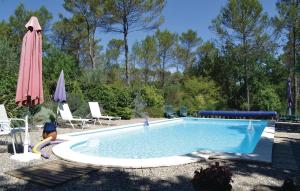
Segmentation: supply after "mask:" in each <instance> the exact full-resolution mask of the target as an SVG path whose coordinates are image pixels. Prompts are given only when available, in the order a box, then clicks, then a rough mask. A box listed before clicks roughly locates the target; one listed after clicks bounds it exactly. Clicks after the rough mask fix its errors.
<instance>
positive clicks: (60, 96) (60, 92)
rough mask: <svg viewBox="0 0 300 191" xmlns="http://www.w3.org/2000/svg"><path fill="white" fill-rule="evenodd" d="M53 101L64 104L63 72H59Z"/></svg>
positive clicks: (65, 98) (65, 97)
mask: <svg viewBox="0 0 300 191" xmlns="http://www.w3.org/2000/svg"><path fill="white" fill-rule="evenodd" d="M53 99H54V101H56V102H64V101H66V100H67V96H66V88H65V79H64V71H63V70H62V71H61V72H60V75H59V78H58V81H57V85H56V89H55V93H54V97H53Z"/></svg>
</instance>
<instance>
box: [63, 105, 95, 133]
mask: <svg viewBox="0 0 300 191" xmlns="http://www.w3.org/2000/svg"><path fill="white" fill-rule="evenodd" d="M58 111H59V113H60V116H61V118H62V119H63V120H64V121H68V122H69V123H70V125H71V126H72V127H73V129H74V125H73V123H72V121H74V122H81V125H82V129H83V128H84V127H85V124H86V122H88V121H90V119H83V118H74V117H73V115H72V113H71V111H70V108H69V105H68V104H67V103H62V104H59V106H58Z"/></svg>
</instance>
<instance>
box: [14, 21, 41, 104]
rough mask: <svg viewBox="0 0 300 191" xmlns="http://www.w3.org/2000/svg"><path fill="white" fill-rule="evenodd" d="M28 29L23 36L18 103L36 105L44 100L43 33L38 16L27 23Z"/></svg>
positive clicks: (17, 94)
mask: <svg viewBox="0 0 300 191" xmlns="http://www.w3.org/2000/svg"><path fill="white" fill-rule="evenodd" d="M25 27H26V28H27V29H28V31H27V33H26V34H25V36H24V38H23V43H22V51H21V57H20V68H19V77H18V85H17V92H16V103H17V104H18V105H24V106H34V105H38V104H41V103H43V102H44V98H43V84H42V34H41V30H42V28H41V26H40V24H39V21H38V19H37V18H36V17H31V19H30V20H29V22H28V23H27V24H26V25H25Z"/></svg>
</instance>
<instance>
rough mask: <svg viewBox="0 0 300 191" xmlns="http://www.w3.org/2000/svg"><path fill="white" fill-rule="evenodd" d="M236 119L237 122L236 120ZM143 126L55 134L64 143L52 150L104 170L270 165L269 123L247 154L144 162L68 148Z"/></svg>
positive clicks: (271, 137) (272, 131)
mask: <svg viewBox="0 0 300 191" xmlns="http://www.w3.org/2000/svg"><path fill="white" fill-rule="evenodd" d="M181 120H183V119H181V118H175V119H167V120H159V121H154V122H150V123H149V124H150V126H151V125H155V124H157V123H174V122H175V123H176V122H177V121H181ZM237 120H240V119H237ZM141 125H143V123H136V124H132V125H121V126H116V127H109V128H101V129H96V130H88V131H83V132H76V133H68V134H62V135H59V136H58V138H59V139H64V140H67V141H66V142H64V143H61V144H59V145H56V146H54V147H53V149H52V151H53V153H54V154H55V155H56V156H58V157H60V158H62V159H65V160H68V161H74V162H80V163H86V164H92V165H99V166H108V167H125V168H147V167H161V166H174V165H181V164H187V163H192V162H197V161H201V160H207V159H214V158H219V159H229V160H246V161H255V162H263V163H271V162H272V147H273V142H274V134H275V127H274V123H273V122H269V123H268V125H267V127H265V129H264V131H263V133H262V135H261V139H260V140H259V142H258V143H257V145H256V147H255V150H254V152H253V153H251V154H242V153H226V152H212V151H206V150H201V151H196V152H193V153H190V154H186V155H181V156H170V157H160V158H148V159H127V158H108V157H96V156H89V155H85V154H80V153H78V152H75V151H73V150H72V149H70V148H71V147H72V146H73V145H75V144H77V143H80V142H84V141H86V140H88V138H83V136H82V135H91V136H92V135H93V134H95V133H99V132H105V131H112V130H125V131H126V130H127V129H128V130H130V129H132V128H134V127H140V126H141Z"/></svg>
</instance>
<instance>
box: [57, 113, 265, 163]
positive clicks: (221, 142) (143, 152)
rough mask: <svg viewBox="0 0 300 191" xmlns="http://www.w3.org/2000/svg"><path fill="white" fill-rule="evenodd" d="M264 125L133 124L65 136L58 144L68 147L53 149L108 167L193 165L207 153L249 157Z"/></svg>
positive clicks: (227, 122)
mask: <svg viewBox="0 0 300 191" xmlns="http://www.w3.org/2000/svg"><path fill="white" fill-rule="evenodd" d="M267 125H268V121H264V120H251V121H249V120H228V119H203V118H181V119H174V120H165V121H160V122H154V123H150V126H144V125H142V124H137V125H130V126H120V127H116V128H111V129H102V130H101V131H100V130H99V131H98V130H94V131H89V132H81V133H74V134H69V137H72V138H71V139H72V141H70V142H67V143H68V144H65V143H64V144H61V145H67V146H65V147H64V148H62V149H61V151H57V150H59V149H56V148H57V147H60V146H61V145H58V146H57V147H54V149H53V151H54V153H55V154H57V155H58V156H61V154H62V153H64V154H63V156H61V157H62V158H66V153H69V155H72V157H71V158H73V159H74V158H75V157H74V156H77V157H76V158H81V159H82V161H80V162H87V161H90V162H87V163H92V164H102V165H105V164H107V163H109V161H110V162H111V163H110V164H111V165H112V166H123V165H122V164H125V166H126V165H128V164H130V165H129V166H132V165H133V164H136V163H139V164H138V165H137V166H138V167H139V166H153V165H151V164H153V161H154V163H155V164H157V163H159V164H161V165H158V166H164V165H167V163H168V162H167V161H168V160H170V159H172V160H178V161H173V162H171V161H169V163H176V164H177V163H180V164H181V163H186V162H193V161H195V160H199V158H201V154H202V157H203V153H205V152H208V151H209V153H210V155H211V153H226V154H227V155H229V156H230V155H234V156H244V157H245V156H248V158H249V156H251V155H253V153H255V149H256V146H257V144H258V143H259V142H260V141H261V137H262V135H263V134H265V133H264V132H265V130H266V127H267ZM250 127H251V128H250ZM193 155H194V156H193ZM196 156H197V157H196ZM174 157H175V158H174ZM176 157H177V158H176ZM67 159H68V157H67ZM69 159H70V157H69ZM95 161H98V162H95ZM99 161H100V162H99ZM161 161H163V162H162V163H161ZM183 161H186V162H183ZM103 162H104V163H103ZM114 162H117V163H115V164H112V163H114ZM142 164H146V165H142ZM154 166H157V165H154Z"/></svg>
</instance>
